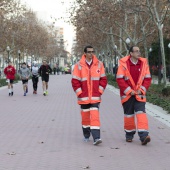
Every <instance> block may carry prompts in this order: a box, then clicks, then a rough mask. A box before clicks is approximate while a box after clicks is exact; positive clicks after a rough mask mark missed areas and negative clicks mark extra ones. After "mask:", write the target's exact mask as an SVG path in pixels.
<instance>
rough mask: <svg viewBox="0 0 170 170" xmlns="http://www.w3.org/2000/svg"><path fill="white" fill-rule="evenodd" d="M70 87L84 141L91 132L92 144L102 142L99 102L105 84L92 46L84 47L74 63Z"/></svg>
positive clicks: (103, 72)
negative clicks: (76, 100) (74, 96)
mask: <svg viewBox="0 0 170 170" xmlns="http://www.w3.org/2000/svg"><path fill="white" fill-rule="evenodd" d="M72 75H73V77H72V81H71V82H72V87H73V89H74V91H75V93H76V95H77V99H78V104H79V105H80V107H81V117H82V129H83V135H84V141H89V137H90V134H92V137H93V140H94V143H93V144H94V145H98V144H100V143H101V142H102V140H101V138H100V118H99V117H100V116H99V104H100V102H101V95H102V94H103V92H104V89H105V87H106V85H107V78H106V75H105V70H104V66H103V63H102V62H101V61H99V60H98V59H97V57H96V56H95V55H94V50H93V47H92V46H86V47H85V48H84V55H82V58H81V60H80V61H79V62H78V63H77V64H75V66H74V70H73V73H72Z"/></svg>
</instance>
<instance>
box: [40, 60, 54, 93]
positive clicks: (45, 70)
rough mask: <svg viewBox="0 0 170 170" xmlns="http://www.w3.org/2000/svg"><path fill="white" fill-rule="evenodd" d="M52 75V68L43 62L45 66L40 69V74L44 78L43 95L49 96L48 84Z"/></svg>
mask: <svg viewBox="0 0 170 170" xmlns="http://www.w3.org/2000/svg"><path fill="white" fill-rule="evenodd" d="M51 73H52V69H51V67H50V66H49V65H48V64H47V61H46V60H43V64H42V65H41V67H40V69H39V74H40V76H41V78H42V86H43V95H44V96H46V95H47V94H48V82H49V74H51Z"/></svg>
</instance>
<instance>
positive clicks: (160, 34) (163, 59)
mask: <svg viewBox="0 0 170 170" xmlns="http://www.w3.org/2000/svg"><path fill="white" fill-rule="evenodd" d="M158 29H159V38H160V48H161V56H162V67H163V84H164V87H166V62H165V51H164V40H163V31H162V29H163V27H162V24H161V25H160V24H159V25H158Z"/></svg>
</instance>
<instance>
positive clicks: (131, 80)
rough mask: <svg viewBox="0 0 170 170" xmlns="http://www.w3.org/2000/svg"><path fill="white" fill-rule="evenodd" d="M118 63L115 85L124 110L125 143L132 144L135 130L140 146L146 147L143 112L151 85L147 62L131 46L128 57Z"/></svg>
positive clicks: (146, 133) (146, 123) (145, 127)
mask: <svg viewBox="0 0 170 170" xmlns="http://www.w3.org/2000/svg"><path fill="white" fill-rule="evenodd" d="M119 63H120V64H119V67H118V72H117V83H118V85H119V88H120V96H121V102H122V105H123V109H124V130H125V133H126V135H125V136H126V141H127V142H132V139H133V137H134V134H135V133H136V129H137V131H138V135H139V138H140V140H141V144H142V145H146V144H147V143H148V142H150V140H151V138H150V136H149V135H148V134H149V131H148V119H147V115H146V110H145V104H146V92H147V90H148V88H149V86H150V84H151V75H150V71H149V66H148V62H147V59H145V58H142V57H141V54H140V50H139V47H137V46H132V47H131V48H130V49H129V55H128V56H126V57H123V58H122V59H120V61H119ZM135 119H136V121H135ZM135 122H136V123H135Z"/></svg>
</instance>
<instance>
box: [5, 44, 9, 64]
mask: <svg viewBox="0 0 170 170" xmlns="http://www.w3.org/2000/svg"><path fill="white" fill-rule="evenodd" d="M6 50H7V52H8V62H9V52H10V47H9V46H7V48H6Z"/></svg>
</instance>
